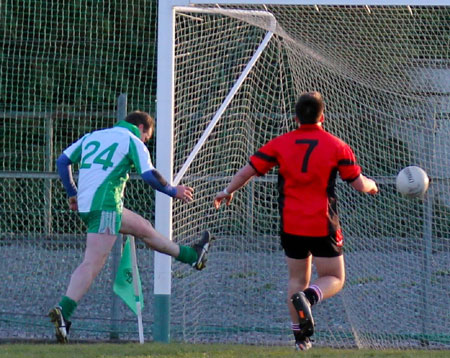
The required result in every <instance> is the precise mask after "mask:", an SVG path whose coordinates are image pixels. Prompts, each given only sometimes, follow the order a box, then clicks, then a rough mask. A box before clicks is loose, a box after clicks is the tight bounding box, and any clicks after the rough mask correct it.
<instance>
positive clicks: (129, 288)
mask: <svg viewBox="0 0 450 358" xmlns="http://www.w3.org/2000/svg"><path fill="white" fill-rule="evenodd" d="M133 239H134V238H133ZM133 244H134V240H133ZM133 246H134V245H133ZM132 249H135V248H134V247H133V248H132V247H131V241H130V238H128V239H127V241H126V243H125V246H124V248H123V252H122V258H121V259H120V264H119V269H118V270H117V274H116V279H115V281H114V286H113V290H114V292H115V293H116V295H118V296H119V297H120V298H121V299H122V300H123V301H124V302H125V303H126V304H127V306H128V307H130V309H131V310H132V311H133V312H134V314H135V315H137V314H138V309H137V303H138V302H139V303H140V308H141V309H142V308H143V307H144V296H143V295H142V286H141V279H140V277H139V270H138V268H137V264H136V262H134V264H133V252H132V251H133V250H132ZM133 266H134V267H135V270H136V281H137V288H138V292H136V293H135V288H134V285H133V280H134V277H133Z"/></svg>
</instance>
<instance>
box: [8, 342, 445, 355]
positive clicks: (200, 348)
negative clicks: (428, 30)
mask: <svg viewBox="0 0 450 358" xmlns="http://www.w3.org/2000/svg"><path fill="white" fill-rule="evenodd" d="M299 356H301V357H306V358H328V357H330V358H382V357H383V358H445V357H449V356H450V351H448V350H447V351H438V350H436V351H425V350H423V351H422V350H383V351H375V350H356V349H354V350H350V349H329V348H313V349H311V350H310V351H308V352H296V351H294V350H293V349H292V348H290V347H261V346H248V345H221V344H180V343H171V344H160V343H146V344H143V345H141V344H138V343H126V344H109V343H107V344H68V345H57V344H0V358H10V357H11V358H13V357H14V358H21V357H24V358H25V357H26V358H72V357H73V358H94V357H96V358H114V357H123V358H132V357H134V358H163V357H164V358H172V357H173V358H241V357H242V358H259V357H268V358H279V357H283V358H290V357H299Z"/></svg>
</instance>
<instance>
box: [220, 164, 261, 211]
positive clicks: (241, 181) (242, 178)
mask: <svg viewBox="0 0 450 358" xmlns="http://www.w3.org/2000/svg"><path fill="white" fill-rule="evenodd" d="M256 174H257V173H256V170H255V169H254V168H253V167H252V166H251V165H250V164H247V165H245V166H244V167H242V168H241V169H240V170H239V171H238V172H237V173H236V174H235V175H234V176H233V178H232V179H231V181H230V183H229V184H228V185H227V187H226V188H225V189H224V190H223V191H220V192H218V193H217V194H216V197H215V198H214V207H215V208H216V209H219V207H220V204H221V203H222V200H224V199H225V203H226V204H227V205H230V202H231V200H232V199H233V193H234V192H235V191H236V190H238V189H240V188H242V187H243V186H245V185H246V184H247V183H248V182H249V180H250V179H251V178H253V177H254V176H255V175H256Z"/></svg>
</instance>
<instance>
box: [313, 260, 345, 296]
mask: <svg viewBox="0 0 450 358" xmlns="http://www.w3.org/2000/svg"><path fill="white" fill-rule="evenodd" d="M314 266H315V267H316V271H317V276H318V277H317V279H316V280H315V281H314V282H313V284H312V285H311V286H316V287H318V288H319V289H320V291H321V297H320V300H325V299H327V298H330V297H332V296H334V295H335V294H337V293H338V292H339V291H340V290H342V287H344V283H345V264H344V255H340V256H337V257H314Z"/></svg>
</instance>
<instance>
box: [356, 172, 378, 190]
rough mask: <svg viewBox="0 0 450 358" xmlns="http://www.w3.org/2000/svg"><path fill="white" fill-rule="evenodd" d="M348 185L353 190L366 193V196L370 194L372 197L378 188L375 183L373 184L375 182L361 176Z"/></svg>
mask: <svg viewBox="0 0 450 358" xmlns="http://www.w3.org/2000/svg"><path fill="white" fill-rule="evenodd" d="M350 185H351V186H352V187H353V188H354V189H356V190H358V191H360V192H362V193H368V194H372V195H375V194H376V193H378V186H377V183H376V182H375V180H373V179H370V178H367V177H365V176H364V175H362V174H361V175H360V176H359V177H358V178H356V179H355V180H353V181H352V182H351V183H350Z"/></svg>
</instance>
